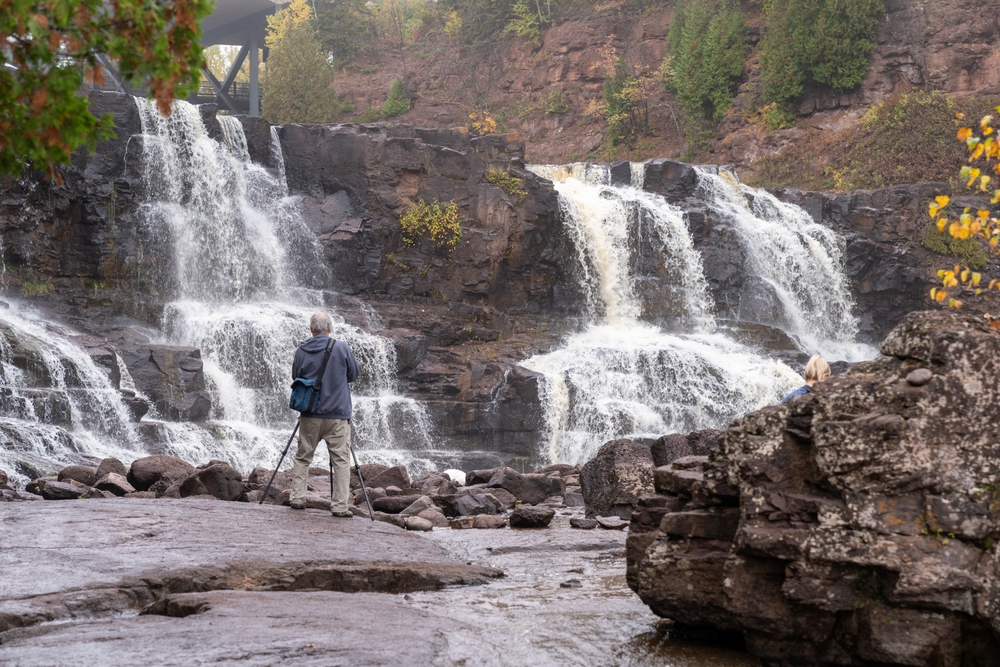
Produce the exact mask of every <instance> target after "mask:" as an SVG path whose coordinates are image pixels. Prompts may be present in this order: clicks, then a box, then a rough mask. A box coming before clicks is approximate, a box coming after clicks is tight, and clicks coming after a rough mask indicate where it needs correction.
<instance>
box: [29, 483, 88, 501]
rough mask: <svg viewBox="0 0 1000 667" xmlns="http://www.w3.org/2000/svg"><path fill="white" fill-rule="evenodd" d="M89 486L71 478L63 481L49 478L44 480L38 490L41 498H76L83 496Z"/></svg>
mask: <svg viewBox="0 0 1000 667" xmlns="http://www.w3.org/2000/svg"><path fill="white" fill-rule="evenodd" d="M89 488H90V487H87V486H84V485H82V484H80V483H79V482H75V483H74V481H73V480H68V481H65V482H59V481H55V480H50V481H47V482H45V484H44V485H43V486H42V487H41V489H39V490H40V492H41V496H42V498H45V499H46V500H76V499H77V498H81V497H83V495H84V494H85V493H86V492H87V491H88V490H89Z"/></svg>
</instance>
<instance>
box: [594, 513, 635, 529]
mask: <svg viewBox="0 0 1000 667" xmlns="http://www.w3.org/2000/svg"><path fill="white" fill-rule="evenodd" d="M628 524H629V522H628V521H625V520H624V519H621V518H619V517H616V516H599V517H597V525H598V526H600V527H601V528H604V529H607V530H623V529H625V528H627V527H628Z"/></svg>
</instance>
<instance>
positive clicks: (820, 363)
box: [781, 354, 830, 403]
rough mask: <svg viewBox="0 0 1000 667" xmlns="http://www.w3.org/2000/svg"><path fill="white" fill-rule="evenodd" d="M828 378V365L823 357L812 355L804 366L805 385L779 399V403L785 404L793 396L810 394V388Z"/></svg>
mask: <svg viewBox="0 0 1000 667" xmlns="http://www.w3.org/2000/svg"><path fill="white" fill-rule="evenodd" d="M828 377H830V364H828V363H826V359H824V358H823V357H821V356H819V355H818V354H814V355H813V356H812V359H810V360H809V363H808V364H806V383H805V384H804V385H802V386H801V387H799V388H798V389H796V390H795V391H793V392H792V393H790V394H789V395H788V396H785V397H784V398H783V399H781V402H782V403H787V402H788V399H790V398H793V397H795V396H805V395H806V394H808V393H810V392H812V388H813V386H814V385H815V384H816V383H817V382H822V381H823V380H825V379H827V378H828Z"/></svg>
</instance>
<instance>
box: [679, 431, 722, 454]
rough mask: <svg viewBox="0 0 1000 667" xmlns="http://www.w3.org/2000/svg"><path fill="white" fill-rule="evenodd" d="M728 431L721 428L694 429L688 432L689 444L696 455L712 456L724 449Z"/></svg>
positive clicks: (692, 452)
mask: <svg viewBox="0 0 1000 667" xmlns="http://www.w3.org/2000/svg"><path fill="white" fill-rule="evenodd" d="M725 437H726V432H725V431H720V430H719V429H714V428H710V429H705V430H703V431H692V432H691V433H689V434H688V436H687V439H688V446H689V447H690V448H691V454H692V455H694V456H710V455H711V454H713V453H715V452H718V451H722V446H723V443H724V441H725Z"/></svg>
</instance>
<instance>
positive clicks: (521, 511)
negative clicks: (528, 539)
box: [508, 505, 556, 528]
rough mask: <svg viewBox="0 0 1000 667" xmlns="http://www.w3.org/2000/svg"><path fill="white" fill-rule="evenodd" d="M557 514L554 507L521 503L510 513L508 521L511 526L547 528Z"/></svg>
mask: <svg viewBox="0 0 1000 667" xmlns="http://www.w3.org/2000/svg"><path fill="white" fill-rule="evenodd" d="M555 515H556V512H555V510H553V509H547V508H543V507H530V506H528V505H519V506H517V507H515V508H514V511H513V512H511V513H510V517H509V519H508V521H509V522H510V527H511V528H545V527H547V526H548V525H549V524H550V523H551V522H552V517H554V516H555Z"/></svg>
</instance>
